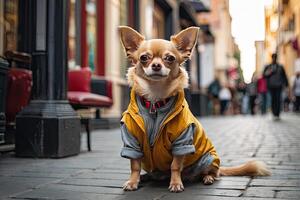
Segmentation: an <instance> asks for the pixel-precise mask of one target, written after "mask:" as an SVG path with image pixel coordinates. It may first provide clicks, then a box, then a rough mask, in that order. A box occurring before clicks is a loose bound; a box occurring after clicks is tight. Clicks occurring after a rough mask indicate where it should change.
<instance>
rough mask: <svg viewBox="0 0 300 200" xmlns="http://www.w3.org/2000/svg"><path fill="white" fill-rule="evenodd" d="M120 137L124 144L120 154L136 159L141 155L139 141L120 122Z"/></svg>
mask: <svg viewBox="0 0 300 200" xmlns="http://www.w3.org/2000/svg"><path fill="white" fill-rule="evenodd" d="M121 137H122V141H123V143H124V146H123V148H122V150H121V156H122V157H124V158H129V159H138V158H141V157H143V152H142V151H141V148H140V145H139V142H138V141H137V140H136V138H135V137H133V136H132V135H131V134H130V133H129V132H128V129H127V127H126V125H125V124H124V123H122V124H121Z"/></svg>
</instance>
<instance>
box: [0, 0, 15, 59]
mask: <svg viewBox="0 0 300 200" xmlns="http://www.w3.org/2000/svg"><path fill="white" fill-rule="evenodd" d="M17 36H18V0H0V55H4V52H5V51H7V50H16V49H17Z"/></svg>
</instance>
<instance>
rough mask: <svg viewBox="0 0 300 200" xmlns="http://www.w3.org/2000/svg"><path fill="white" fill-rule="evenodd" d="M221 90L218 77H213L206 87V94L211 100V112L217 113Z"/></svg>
mask: <svg viewBox="0 0 300 200" xmlns="http://www.w3.org/2000/svg"><path fill="white" fill-rule="evenodd" d="M220 90H221V85H220V81H219V79H218V78H215V80H214V81H213V82H211V83H210V84H209V86H208V88H207V92H208V96H209V98H210V100H211V101H212V106H213V108H212V109H213V114H219V107H220V106H219V105H220V101H219V92H220Z"/></svg>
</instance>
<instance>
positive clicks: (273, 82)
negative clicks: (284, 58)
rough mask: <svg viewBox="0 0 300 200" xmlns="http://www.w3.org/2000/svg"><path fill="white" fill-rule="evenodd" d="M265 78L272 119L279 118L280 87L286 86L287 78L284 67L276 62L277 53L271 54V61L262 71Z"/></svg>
mask: <svg viewBox="0 0 300 200" xmlns="http://www.w3.org/2000/svg"><path fill="white" fill-rule="evenodd" d="M263 76H264V78H266V80H267V87H268V90H269V92H270V94H271V101H272V102H271V104H272V105H271V108H272V113H273V116H274V120H279V119H280V118H279V116H280V108H281V95H282V89H283V88H284V87H288V80H287V77H286V73H285V70H284V67H283V66H282V65H280V64H279V63H277V54H276V53H273V54H272V62H271V63H270V64H269V65H267V66H266V67H265V69H264V73H263Z"/></svg>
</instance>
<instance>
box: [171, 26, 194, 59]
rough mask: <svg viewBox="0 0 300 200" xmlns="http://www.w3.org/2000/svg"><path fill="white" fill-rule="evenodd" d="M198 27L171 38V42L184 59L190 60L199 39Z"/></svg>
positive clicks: (185, 30)
mask: <svg viewBox="0 0 300 200" xmlns="http://www.w3.org/2000/svg"><path fill="white" fill-rule="evenodd" d="M198 32H199V28H198V27H189V28H187V29H184V30H182V31H180V32H179V33H178V34H177V35H173V36H171V42H172V43H173V44H174V45H175V47H176V49H177V50H178V51H179V52H180V53H181V55H182V57H183V58H184V59H190V57H191V53H192V51H193V48H194V46H195V44H196V43H197V39H198Z"/></svg>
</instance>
